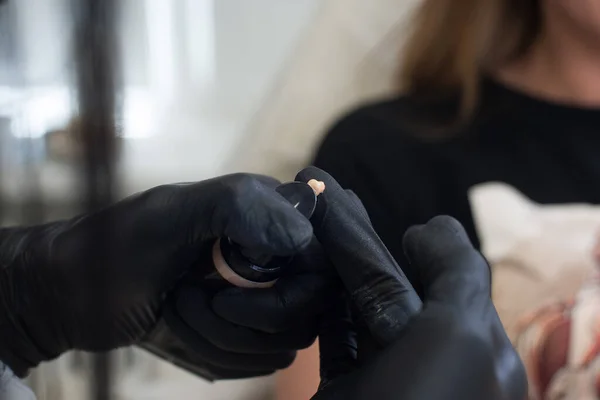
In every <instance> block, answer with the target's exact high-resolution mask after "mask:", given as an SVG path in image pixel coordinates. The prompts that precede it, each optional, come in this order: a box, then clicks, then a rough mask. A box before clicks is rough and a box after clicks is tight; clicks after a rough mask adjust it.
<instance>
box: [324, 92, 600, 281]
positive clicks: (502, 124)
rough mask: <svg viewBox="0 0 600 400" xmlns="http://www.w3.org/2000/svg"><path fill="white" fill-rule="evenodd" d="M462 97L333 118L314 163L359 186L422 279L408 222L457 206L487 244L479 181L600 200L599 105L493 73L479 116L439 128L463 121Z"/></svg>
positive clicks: (547, 196) (396, 102) (456, 212)
mask: <svg viewBox="0 0 600 400" xmlns="http://www.w3.org/2000/svg"><path fill="white" fill-rule="evenodd" d="M456 106H457V102H456V101H455V100H454V99H447V100H437V101H418V100H417V99H415V98H411V97H400V98H396V99H393V100H390V101H385V102H380V103H376V104H372V105H368V106H365V107H362V108H360V109H358V110H356V111H354V112H352V113H350V114H349V115H347V116H345V117H344V118H342V119H341V120H340V121H339V122H337V123H336V124H335V125H334V127H333V128H332V129H331V131H330V132H329V133H328V134H327V136H326V138H325V140H324V142H323V143H322V146H321V148H320V149H319V151H318V153H317V156H316V160H315V162H314V163H315V165H316V166H318V167H320V168H322V169H324V170H326V171H328V172H329V173H330V174H332V175H333V176H334V177H335V178H336V179H337V180H338V181H339V182H340V183H341V185H342V186H344V187H346V188H349V189H352V190H354V191H355V192H356V193H357V194H358V196H359V197H360V198H361V199H362V201H363V202H364V205H365V207H366V209H367V211H368V212H369V214H370V216H371V219H372V222H373V225H374V227H375V229H376V230H377V231H378V233H379V234H380V236H381V237H382V239H383V241H384V242H385V243H386V245H387V246H388V248H389V249H390V251H391V253H392V255H393V256H394V257H395V258H396V259H397V260H398V261H399V262H400V264H401V266H402V267H403V269H404V270H405V272H406V274H407V276H408V277H409V279H411V281H413V282H414V276H413V274H412V273H411V271H410V270H407V269H406V267H405V266H406V263H405V262H404V260H403V251H402V236H403V234H404V232H405V230H406V229H407V228H408V227H409V226H411V225H413V224H419V223H425V222H427V220H429V219H430V218H432V217H434V216H436V215H439V214H447V215H452V216H454V217H455V218H457V219H458V220H459V221H461V222H462V223H463V225H464V226H465V228H466V229H467V231H468V233H469V235H470V236H471V238H472V239H473V241H474V243H475V244H476V245H479V241H478V238H477V234H476V232H475V226H474V222H473V217H472V214H471V209H470V205H469V201H468V195H467V191H468V189H469V188H471V187H472V186H473V185H476V184H480V183H484V182H490V181H500V182H505V183H507V184H510V185H511V186H513V187H514V188H516V189H517V190H519V191H520V192H522V193H523V194H524V195H526V196H527V197H529V198H530V199H531V200H533V201H535V202H538V203H541V204H551V203H572V202H577V203H581V202H584V203H600V151H599V150H600V109H584V108H576V107H570V106H565V105H561V104H556V103H550V102H546V101H542V100H539V99H536V98H533V97H531V96H528V95H525V94H523V93H519V92H516V91H514V90H511V89H508V88H506V87H504V86H501V85H500V84H498V83H495V82H491V81H486V82H484V84H483V87H482V93H481V103H480V107H479V110H478V112H477V113H476V116H475V118H474V119H473V121H472V122H471V123H469V124H468V125H465V126H464V127H463V128H462V129H455V128H452V129H451V128H447V129H445V132H444V129H442V130H439V129H438V128H439V127H440V126H447V127H450V126H456V125H452V124H448V120H449V119H448V118H449V116H453V115H455V109H456ZM431 127H435V129H432V128H431ZM452 130H453V131H452ZM432 133H435V134H436V135H437V136H435V137H434V136H433V135H432ZM439 133H444V135H441V136H442V137H440V135H439ZM436 137H437V138H436Z"/></svg>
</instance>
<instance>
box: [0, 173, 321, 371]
mask: <svg viewBox="0 0 600 400" xmlns="http://www.w3.org/2000/svg"><path fill="white" fill-rule="evenodd" d="M278 184H279V182H277V181H276V180H274V179H271V178H268V177H264V176H257V175H247V174H236V175H229V176H224V177H220V178H215V179H211V180H207V181H203V182H199V183H191V184H177V185H166V186H161V187H157V188H154V189H151V190H149V191H146V192H143V193H141V194H138V195H135V196H133V197H130V198H127V199H125V200H123V201H120V202H118V203H116V204H114V205H112V206H110V207H108V208H106V209H103V210H101V211H99V212H96V213H93V214H90V215H84V216H82V217H78V218H75V219H72V220H69V221H63V222H56V223H51V224H46V225H42V226H35V227H30V228H7V229H2V230H1V231H0V261H1V269H0V360H2V361H4V362H5V363H6V364H8V365H9V366H10V367H11V368H12V369H13V371H15V373H16V374H17V375H19V376H23V375H24V374H26V372H27V370H28V369H29V368H31V367H34V366H36V365H37V364H38V363H39V362H41V361H44V360H49V359H52V358H55V357H57V356H59V355H60V354H62V353H63V352H65V351H67V350H71V349H82V350H88V351H104V350H109V349H114V348H117V347H121V346H127V345H131V344H136V343H140V342H142V341H144V340H152V335H153V330H154V329H155V328H156V326H157V323H158V322H160V321H162V319H161V312H162V310H163V301H164V299H165V297H166V294H167V293H168V292H169V291H170V290H171V289H172V288H173V287H175V286H176V285H177V286H178V287H179V289H178V290H179V292H178V296H177V297H178V298H179V299H180V303H181V308H182V309H181V312H182V313H194V324H193V325H194V328H195V334H196V337H202V338H203V339H204V343H203V346H197V347H195V348H194V349H192V351H191V352H188V353H186V354H183V355H181V356H182V357H186V358H187V359H188V360H187V361H189V362H190V363H192V364H194V367H196V369H200V370H204V371H205V372H206V373H205V375H206V376H208V377H209V378H239V377H247V376H256V375H262V374H267V373H270V372H272V371H274V370H276V369H280V368H284V367H286V366H288V365H289V364H290V363H291V362H292V360H293V358H294V350H296V349H298V348H302V347H306V346H308V345H309V344H310V343H311V342H312V340H313V339H314V338H315V336H316V332H315V329H313V330H312V331H311V330H310V329H308V328H307V329H304V330H300V331H299V330H296V329H293V328H295V326H294V327H292V326H291V325H292V321H293V322H294V323H295V324H301V323H302V321H306V320H309V321H307V323H306V325H307V327H308V326H309V325H310V324H309V323H308V322H312V320H311V318H313V315H312V314H311V312H310V310H311V309H312V308H313V306H314V301H315V299H317V301H318V299H319V296H320V294H321V293H322V292H323V290H324V287H325V283H324V280H323V279H322V278H321V277H320V276H318V275H317V274H312V273H310V271H308V272H307V273H304V275H302V276H301V277H299V278H298V279H297V283H296V285H290V284H289V278H284V279H282V280H281V282H280V283H279V284H278V285H277V286H276V287H275V288H273V289H267V290H264V291H262V293H261V295H260V296H258V298H257V299H256V300H255V299H254V298H253V297H252V296H247V297H243V298H240V297H236V296H229V294H231V293H236V290H235V289H231V290H225V291H223V293H220V294H219V293H218V294H217V298H216V299H215V300H214V301H215V302H216V304H214V306H215V309H217V310H218V312H219V314H220V315H225V314H227V316H229V317H230V318H229V319H230V320H236V318H233V317H234V316H236V315H238V314H239V312H243V313H244V315H242V316H239V318H238V319H240V321H239V322H240V323H242V324H243V325H246V326H248V325H252V326H253V327H255V328H257V329H255V330H250V329H247V328H243V327H240V326H238V325H235V324H233V323H231V322H228V321H226V320H224V319H222V318H220V317H219V316H218V315H217V314H215V313H214V312H213V311H212V307H211V299H210V298H208V297H207V294H206V293H204V292H202V291H200V290H199V288H198V286H197V285H194V286H193V287H194V290H190V287H188V286H185V285H182V282H186V280H187V277H188V276H190V272H191V271H192V272H193V274H192V275H197V276H202V275H203V273H204V271H207V269H210V268H212V265H211V263H210V261H208V260H210V256H209V252H210V251H211V247H212V244H213V242H214V240H215V238H217V237H220V236H228V237H230V238H231V239H232V240H234V241H235V242H237V243H239V244H240V245H242V246H243V247H245V248H247V249H250V250H252V251H258V252H261V253H264V254H271V255H278V256H287V255H291V254H295V253H297V252H298V251H301V250H303V249H306V248H307V246H308V245H309V243H310V242H311V240H312V239H313V236H312V226H311V224H310V222H309V221H308V220H307V219H306V218H305V217H303V216H302V215H301V214H300V213H299V212H297V211H296V210H295V209H294V208H293V207H292V206H291V205H290V204H289V203H288V202H287V201H286V200H285V199H284V198H283V197H281V196H280V195H279V194H277V193H276V192H275V190H274V189H275V187H276V186H277V185H278ZM99 239H104V240H103V241H100V240H99ZM296 272H299V273H302V272H305V271H296ZM196 283H197V282H196ZM179 285H182V286H179ZM223 298H225V300H223ZM288 300H289V302H288Z"/></svg>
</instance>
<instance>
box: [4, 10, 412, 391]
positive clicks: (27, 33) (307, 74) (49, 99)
mask: <svg viewBox="0 0 600 400" xmlns="http://www.w3.org/2000/svg"><path fill="white" fill-rule="evenodd" d="M70 1H71V0H18V1H16V0H15V1H13V0H8V1H7V2H6V3H5V4H4V5H3V6H1V7H0V148H1V149H2V154H1V158H0V162H1V174H0V183H1V189H2V193H3V199H4V204H3V207H4V208H3V209H4V213H3V215H4V219H5V221H3V223H4V224H14V223H29V222H38V221H39V219H57V218H62V217H68V216H71V215H73V214H75V213H77V212H78V204H79V203H78V196H79V195H78V193H79V190H78V188H80V183H81V182H79V179H80V174H79V173H78V170H77V168H78V164H77V162H76V160H77V157H78V154H79V153H80V149H79V147H78V141H77V137H76V134H75V132H76V131H77V129H76V128H77V123H78V121H77V120H76V119H75V118H74V113H75V110H76V109H77V98H76V96H75V94H74V85H73V81H74V79H73V55H72V48H73V43H72V41H73V29H72V28H73V27H72V18H71V13H70V5H71V3H70ZM414 3H415V1H412V0H411V1H409V0H403V1H400V2H399V1H392V0H378V1H377V2H375V4H374V3H373V2H365V1H361V0H252V1H246V0H218V1H217V0H173V1H164V0H122V1H120V2H119V3H118V7H119V13H118V14H119V16H118V21H115V24H116V26H117V37H118V48H119V53H120V61H119V64H120V67H121V71H120V72H121V77H122V81H121V82H119V86H120V88H121V89H120V90H119V92H118V97H117V102H118V108H119V110H120V111H119V115H118V116H117V126H118V134H119V143H118V162H117V165H116V179H117V181H118V183H119V188H120V189H119V193H118V197H122V196H125V195H127V194H130V193H133V192H137V191H140V190H143V189H146V188H149V187H151V186H155V185H158V184H162V183H166V182H177V181H194V180H201V179H205V178H207V177H211V176H214V175H218V174H223V173H227V172H232V171H241V170H243V171H251V172H261V173H266V174H270V175H274V176H276V177H278V178H280V179H286V180H287V179H291V178H293V176H294V174H295V172H296V171H297V170H299V169H300V168H302V167H303V166H304V165H306V163H308V162H309V160H310V157H311V155H312V153H313V150H314V148H315V146H316V145H317V144H318V142H319V140H320V138H321V136H322V135H323V133H324V132H325V129H326V128H327V126H328V125H329V124H330V123H331V122H332V121H333V120H334V119H335V118H336V117H337V116H339V114H340V112H342V111H343V110H345V109H347V108H348V107H350V106H352V105H354V104H357V103H360V102H363V101H365V100H367V99H369V98H372V97H373V98H374V97H378V96H381V95H383V94H385V93H387V92H389V91H391V90H392V89H393V85H392V81H393V77H394V69H395V67H396V66H397V58H398V56H397V53H398V51H397V50H398V37H401V31H402V29H403V26H404V21H405V19H406V15H407V12H408V11H409V10H410V9H411V7H412V6H413V4H414ZM390 38H391V44H390V45H389V46H388V45H387V43H388V40H390ZM40 202H43V214H40V210H42V208H40V207H39V205H40ZM115 359H116V360H117V363H116V377H117V381H116V384H117V387H116V391H117V398H119V399H128V400H129V399H131V400H134V399H136V400H142V399H144V400H146V399H147V400H150V399H166V398H177V399H205V400H213V399H215V400H216V399H231V400H235V399H239V400H259V399H268V398H270V396H271V394H272V388H273V378H265V379H256V380H250V381H240V382H225V383H216V384H210V383H207V382H204V381H202V380H200V379H197V378H196V377H194V376H191V375H189V374H187V373H185V372H182V371H180V370H178V369H176V368H174V367H171V366H169V365H168V364H166V363H163V362H162V361H159V360H157V359H156V358H154V357H153V356H151V355H149V354H147V353H145V352H143V351H141V350H126V351H121V352H119V353H118V354H116V355H115ZM88 365H89V360H88V358H87V356H86V355H82V354H69V355H67V356H65V357H63V358H62V359H60V360H58V361H56V362H53V363H50V364H48V365H43V366H41V367H40V368H38V369H37V370H36V371H34V373H33V374H32V375H31V376H30V378H29V383H30V384H31V385H32V386H33V388H34V390H35V391H36V393H37V395H38V397H39V399H40V400H58V399H84V398H85V396H86V393H87V392H86V390H87V389H86V382H87V378H88V376H87V375H86V373H87V372H86V371H87V369H86V367H87V366H88Z"/></svg>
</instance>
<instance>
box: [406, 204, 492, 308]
mask: <svg viewBox="0 0 600 400" xmlns="http://www.w3.org/2000/svg"><path fill="white" fill-rule="evenodd" d="M403 246H404V251H405V253H406V256H407V258H408V260H409V262H410V263H411V264H412V265H413V267H414V268H415V270H417V271H418V273H419V280H420V281H421V282H422V283H423V287H424V290H425V296H426V299H427V301H443V302H452V303H458V304H461V305H466V304H469V303H473V302H476V301H477V299H478V298H481V297H482V296H485V297H486V298H488V299H489V297H490V294H491V277H490V269H489V265H488V263H487V262H486V260H485V259H484V258H483V256H482V255H481V253H480V252H479V251H477V250H476V249H475V248H474V247H473V245H472V243H471V241H470V239H469V236H468V235H467V233H466V232H465V230H464V228H463V227H462V225H461V224H460V222H458V221H457V220H455V219H454V218H452V217H448V216H439V217H435V218H433V219H432V220H430V221H429V222H428V223H427V224H426V225H419V226H414V227H411V228H410V229H408V231H406V234H405V235H404V240H403Z"/></svg>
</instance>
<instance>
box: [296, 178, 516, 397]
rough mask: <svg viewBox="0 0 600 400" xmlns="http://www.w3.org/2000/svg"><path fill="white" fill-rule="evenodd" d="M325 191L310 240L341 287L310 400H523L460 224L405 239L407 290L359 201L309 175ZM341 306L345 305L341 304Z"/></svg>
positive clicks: (438, 225)
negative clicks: (417, 287) (414, 280)
mask: <svg viewBox="0 0 600 400" xmlns="http://www.w3.org/2000/svg"><path fill="white" fill-rule="evenodd" d="M312 178H315V179H319V180H322V181H324V182H325V184H326V185H327V190H326V191H325V193H324V194H323V195H322V197H321V198H320V202H319V205H318V209H317V211H316V213H315V216H314V218H313V223H314V226H315V235H316V236H317V238H318V239H319V240H320V242H321V243H322V245H323V248H324V250H325V251H326V253H327V254H328V256H329V257H330V259H331V261H332V262H333V264H334V266H335V269H336V271H337V273H338V275H339V277H340V278H341V280H342V282H343V285H344V287H345V293H343V294H341V295H340V297H339V298H338V301H337V302H336V304H332V307H331V308H330V309H329V312H328V315H327V316H326V317H325V318H324V319H323V323H322V326H321V332H320V335H319V344H320V349H321V377H322V382H321V388H320V390H319V392H318V393H317V395H316V396H315V397H314V399H315V400H338V399H339V400H342V399H343V400H353V399H356V400H366V399H378V400H386V399H390V400H412V399H414V400H422V399H427V400H445V399H461V400H480V399H489V400H523V399H525V398H526V392H527V391H526V389H527V382H526V376H525V372H524V368H523V365H522V363H521V361H520V359H519V357H518V355H517V353H516V351H515V350H514V348H513V347H512V345H511V343H510V341H509V339H508V337H507V336H506V333H505V331H504V329H503V327H502V324H501V322H500V319H499V318H498V315H497V313H496V310H495V308H494V305H493V304H492V300H491V285H490V271H489V267H488V265H487V263H486V261H485V259H484V258H483V257H482V256H481V254H480V253H479V252H478V251H477V250H475V249H474V248H473V246H472V244H471V242H470V241H469V239H468V236H467V234H466V232H465V231H464V229H463V228H462V226H461V225H460V224H459V223H458V222H457V221H456V220H454V219H452V218H450V217H438V218H435V219H433V220H432V221H430V222H429V223H428V224H427V225H424V226H418V227H414V228H412V229H410V230H409V232H407V234H406V236H405V239H404V249H405V251H406V254H407V257H408V259H409V260H410V262H411V264H412V267H413V268H414V269H415V270H417V271H419V280H420V283H422V284H423V287H424V288H425V291H424V299H423V303H422V304H421V300H420V299H419V298H418V296H417V294H416V292H415V291H414V290H413V288H412V287H411V285H410V283H409V282H408V280H407V279H406V277H405V276H404V274H403V273H402V271H401V270H400V268H399V266H398V265H397V263H396V262H395V261H394V259H393V258H392V257H391V256H390V254H389V252H388V251H387V249H386V248H385V246H384V245H383V243H382V242H381V240H380V239H379V238H378V236H377V234H376V233H375V231H374V230H373V228H372V226H371V224H370V222H369V220H368V217H367V215H366V212H365V210H364V208H363V207H362V205H361V203H360V201H359V200H358V199H357V198H356V197H355V196H352V195H349V194H348V193H347V192H345V191H344V190H343V189H342V188H341V187H340V186H339V185H338V184H337V182H335V180H333V178H331V177H330V176H329V175H327V174H326V173H324V172H323V171H320V170H318V169H315V168H309V169H307V170H305V171H303V172H301V173H300V175H299V176H298V179H299V180H304V181H305V180H308V179H312ZM347 300H349V301H347Z"/></svg>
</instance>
